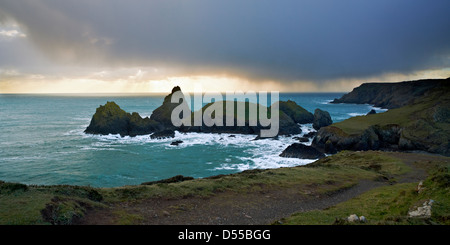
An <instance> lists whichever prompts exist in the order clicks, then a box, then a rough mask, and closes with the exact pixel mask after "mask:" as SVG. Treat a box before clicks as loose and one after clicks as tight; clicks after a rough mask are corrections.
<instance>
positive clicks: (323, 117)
mask: <svg viewBox="0 0 450 245" xmlns="http://www.w3.org/2000/svg"><path fill="white" fill-rule="evenodd" d="M332 123H333V121H332V120H331V116H330V113H328V112H327V111H323V110H321V109H316V110H315V111H314V121H313V128H314V129H315V130H319V129H320V128H322V127H326V126H329V125H331V124H332Z"/></svg>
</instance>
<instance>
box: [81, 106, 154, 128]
mask: <svg viewBox="0 0 450 245" xmlns="http://www.w3.org/2000/svg"><path fill="white" fill-rule="evenodd" d="M156 126H157V122H155V121H153V120H151V119H149V118H148V117H146V118H142V117H141V116H140V115H139V114H138V113H137V112H133V113H132V114H130V113H127V112H125V111H124V110H122V109H121V108H120V107H119V106H118V105H117V104H116V103H115V102H107V103H106V104H105V105H103V106H100V107H98V108H97V110H96V112H95V114H94V116H93V117H92V119H91V122H90V124H89V126H88V127H87V128H86V130H85V131H84V132H85V133H88V134H103V135H107V134H120V135H121V136H126V135H129V136H136V135H144V134H150V133H152V132H154V131H155V129H156Z"/></svg>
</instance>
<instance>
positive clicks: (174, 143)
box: [170, 140, 183, 145]
mask: <svg viewBox="0 0 450 245" xmlns="http://www.w3.org/2000/svg"><path fill="white" fill-rule="evenodd" d="M181 143H183V141H182V140H176V141H173V142H172V143H170V145H179V144H181Z"/></svg>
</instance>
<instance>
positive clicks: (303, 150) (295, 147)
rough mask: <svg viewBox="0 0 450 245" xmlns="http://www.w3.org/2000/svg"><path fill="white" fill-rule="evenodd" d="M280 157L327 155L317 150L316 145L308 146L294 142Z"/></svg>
mask: <svg viewBox="0 0 450 245" xmlns="http://www.w3.org/2000/svg"><path fill="white" fill-rule="evenodd" d="M280 157H289V158H300V159H319V158H322V157H325V155H324V154H323V153H322V152H320V151H318V150H316V149H315V148H314V147H311V146H307V145H304V144H300V143H294V144H292V145H290V146H288V147H287V148H286V149H285V150H284V151H283V152H282V153H281V154H280Z"/></svg>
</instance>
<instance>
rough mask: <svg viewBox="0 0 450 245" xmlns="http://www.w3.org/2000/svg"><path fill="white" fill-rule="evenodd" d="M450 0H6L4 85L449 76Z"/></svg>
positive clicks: (213, 85)
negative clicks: (449, 12)
mask: <svg viewBox="0 0 450 245" xmlns="http://www.w3.org/2000/svg"><path fill="white" fill-rule="evenodd" d="M448 10H450V1H448V0H395V1H393V0H377V1H368V0H341V1H335V0H314V1H313V0H276V1H275V0H271V1H269V0H226V1H219V0H151V1H144V0H127V1H123V0H64V1H60V0H0V93H117V92H123V93H146V92H168V91H170V90H171V88H172V87H173V86H176V85H179V86H181V88H182V89H183V91H193V90H194V89H195V88H198V87H201V88H202V89H203V90H204V91H236V90H243V91H249V90H252V91H263V90H266V91H280V92H345V91H351V89H352V88H354V87H356V86H359V85H360V84H361V83H364V82H398V81H406V80H416V79H425V78H447V77H450V31H449V30H450V15H449V14H448Z"/></svg>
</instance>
